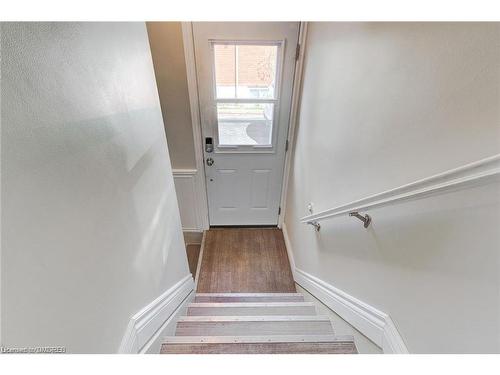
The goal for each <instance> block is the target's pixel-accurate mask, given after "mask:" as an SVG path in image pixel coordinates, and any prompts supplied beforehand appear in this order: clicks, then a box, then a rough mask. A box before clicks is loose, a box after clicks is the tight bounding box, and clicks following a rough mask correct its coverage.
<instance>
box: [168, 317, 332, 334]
mask: <svg viewBox="0 0 500 375" xmlns="http://www.w3.org/2000/svg"><path fill="white" fill-rule="evenodd" d="M333 334H334V332H333V327H332V324H331V322H330V320H329V318H328V317H327V316H318V315H314V316H185V317H181V318H180V319H179V320H178V322H177V329H176V332H175V335H176V336H256V335H333Z"/></svg>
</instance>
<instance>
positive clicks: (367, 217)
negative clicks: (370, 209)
mask: <svg viewBox="0 0 500 375" xmlns="http://www.w3.org/2000/svg"><path fill="white" fill-rule="evenodd" d="M349 216H354V217H357V218H358V219H359V220H361V221H362V222H363V226H364V227H365V228H368V227H369V226H370V223H371V222H372V218H371V217H370V215H368V214H366V215H365V216H363V215H360V214H359V212H357V211H354V212H349ZM318 225H319V224H318Z"/></svg>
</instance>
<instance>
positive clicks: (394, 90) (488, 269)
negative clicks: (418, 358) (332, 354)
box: [285, 23, 500, 352]
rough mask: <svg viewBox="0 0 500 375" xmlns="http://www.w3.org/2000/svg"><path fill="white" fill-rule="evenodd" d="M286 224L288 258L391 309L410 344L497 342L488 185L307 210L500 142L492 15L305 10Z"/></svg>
mask: <svg viewBox="0 0 500 375" xmlns="http://www.w3.org/2000/svg"><path fill="white" fill-rule="evenodd" d="M309 26H310V27H309V30H308V37H307V43H308V44H307V47H306V52H305V53H306V55H305V72H304V81H303V93H302V103H301V108H300V120H299V122H300V124H299V128H298V134H297V143H296V149H295V154H294V157H293V174H292V176H291V179H290V183H289V190H288V195H287V211H286V218H285V223H286V226H287V229H288V232H289V233H290V235H291V242H292V245H293V250H294V256H295V261H296V263H297V267H299V268H301V269H303V270H304V271H306V272H308V273H310V274H313V275H314V276H316V277H319V278H320V279H323V280H324V281H326V282H328V283H330V284H332V285H334V286H335V287H338V288H340V289H342V290H344V291H345V292H347V293H349V294H351V295H352V296H354V297H356V298H358V299H361V300H362V301H365V302H367V303H369V304H371V305H373V306H375V307H377V308H379V309H381V310H382V311H385V312H387V313H389V314H390V315H391V317H392V318H393V320H394V321H395V322H396V324H397V326H398V327H399V329H400V332H401V334H402V336H403V338H404V339H405V341H406V342H407V345H408V348H409V350H410V351H411V352H500V290H499V288H500V282H499V281H500V280H499V274H500V272H499V271H500V255H499V248H500V234H499V231H498V228H499V224H500V209H499V203H500V197H499V194H498V191H499V186H498V184H491V185H488V186H483V187H476V188H473V189H469V190H466V191H462V192H455V193H450V194H445V195H441V196H437V197H433V198H431V199H423V200H419V201H415V202H411V203H403V204H396V205H392V206H388V207H386V208H380V209H376V210H372V211H370V214H371V215H372V216H373V225H372V227H371V228H370V229H369V230H367V231H365V230H364V229H363V228H362V226H361V225H360V223H359V222H358V221H357V220H354V219H352V218H348V217H339V218H333V219H331V220H327V221H324V222H323V223H322V224H321V225H322V228H321V232H320V233H319V234H316V233H315V232H314V231H313V230H312V228H311V227H309V226H306V225H304V224H301V223H299V218H301V217H303V216H305V215H307V214H308V212H307V204H308V203H309V202H313V203H314V208H315V212H318V211H321V210H325V209H328V208H332V207H335V206H337V205H340V204H343V203H348V202H351V201H353V200H355V199H360V198H364V197H366V196H368V195H371V194H376V193H379V192H382V191H384V190H388V189H391V188H395V187H398V186H400V185H403V184H405V183H410V182H413V181H415V180H418V179H421V178H425V177H428V176H431V175H433V174H436V173H440V172H444V171H446V170H448V169H451V168H455V167H459V166H462V165H464V164H468V163H470V162H473V161H476V160H479V159H482V158H485V157H488V156H492V155H495V154H498V153H500V112H499V107H500V97H499V87H500V71H499V66H500V44H499V40H500V24H498V23H483V24H480V23H311V24H310V25H309Z"/></svg>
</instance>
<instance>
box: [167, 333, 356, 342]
mask: <svg viewBox="0 0 500 375" xmlns="http://www.w3.org/2000/svg"><path fill="white" fill-rule="evenodd" d="M164 340H165V341H164V343H166V344H203V343H204V344H230V343H264V342H348V341H354V337H353V336H351V335H267V336H167V337H165V339H164Z"/></svg>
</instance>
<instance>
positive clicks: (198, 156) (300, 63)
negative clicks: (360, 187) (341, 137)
mask: <svg viewBox="0 0 500 375" xmlns="http://www.w3.org/2000/svg"><path fill="white" fill-rule="evenodd" d="M181 27H182V40H183V44H184V58H185V63H186V76H187V85H188V94H189V106H190V109H191V126H192V128H193V142H194V150H195V161H196V177H195V192H196V194H197V195H198V197H196V199H195V202H196V206H197V207H196V217H197V218H198V225H199V226H200V230H207V229H209V227H210V222H209V218H208V196H207V186H206V180H205V160H204V156H203V137H202V129H201V119H200V106H199V99H198V80H197V77H196V60H195V52H194V39H193V23H192V22H181ZM306 34H307V22H300V25H299V38H298V54H297V58H296V60H295V72H294V78H293V87H292V103H291V109H290V120H289V122H288V134H287V142H288V150H287V151H286V154H285V165H284V170H283V182H282V185H281V198H280V207H281V212H280V215H279V216H278V228H281V226H282V225H283V220H284V217H285V209H286V191H287V187H288V180H289V175H290V169H291V162H292V158H291V156H292V154H293V149H294V147H295V129H296V127H297V123H298V111H299V107H300V98H301V89H302V75H303V67H304V51H305V46H306Z"/></svg>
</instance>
